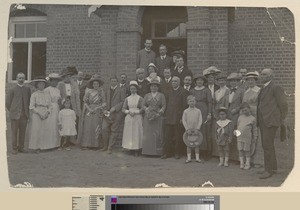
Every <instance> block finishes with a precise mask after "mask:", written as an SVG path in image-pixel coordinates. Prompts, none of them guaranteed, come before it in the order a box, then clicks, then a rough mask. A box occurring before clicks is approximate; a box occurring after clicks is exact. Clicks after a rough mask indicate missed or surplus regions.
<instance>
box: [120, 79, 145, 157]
mask: <svg viewBox="0 0 300 210" xmlns="http://www.w3.org/2000/svg"><path fill="white" fill-rule="evenodd" d="M137 89H138V83H137V81H131V82H130V83H129V90H130V93H131V95H130V96H128V97H127V98H126V99H125V101H124V104H123V108H122V111H123V113H125V114H126V117H125V124H124V131H123V140H122V147H123V148H124V149H128V150H134V151H135V156H136V157H137V156H139V152H140V149H142V141H143V124H142V123H143V118H142V111H143V110H142V107H143V98H142V97H141V96H139V95H138V94H137Z"/></svg>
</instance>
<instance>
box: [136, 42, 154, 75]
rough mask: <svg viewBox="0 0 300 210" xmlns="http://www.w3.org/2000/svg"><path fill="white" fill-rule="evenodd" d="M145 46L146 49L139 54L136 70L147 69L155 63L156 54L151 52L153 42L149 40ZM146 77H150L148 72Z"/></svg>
mask: <svg viewBox="0 0 300 210" xmlns="http://www.w3.org/2000/svg"><path fill="white" fill-rule="evenodd" d="M144 45H145V48H144V49H141V50H140V51H138V53H137V58H136V68H142V69H147V67H148V65H149V64H150V63H155V52H153V51H152V50H151V47H152V40H151V39H149V38H147V39H146V40H145V43H144ZM146 75H147V76H148V72H146Z"/></svg>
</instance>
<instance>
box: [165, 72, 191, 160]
mask: <svg viewBox="0 0 300 210" xmlns="http://www.w3.org/2000/svg"><path fill="white" fill-rule="evenodd" d="M187 96H188V92H187V91H186V90H185V89H184V88H183V87H181V86H180V79H179V77H176V76H174V77H173V78H172V90H171V91H169V92H167V94H166V101H167V109H166V112H165V139H164V142H163V156H161V158H162V159H165V158H168V157H171V155H172V152H174V153H175V158H176V159H179V158H180V155H182V153H183V152H184V150H185V148H186V147H185V145H184V143H183V140H182V136H183V133H184V127H183V125H182V123H181V119H182V114H183V111H184V110H185V109H186V108H187V101H186V98H187ZM173 142H174V143H173ZM173 147H174V148H173ZM172 150H173V151H172Z"/></svg>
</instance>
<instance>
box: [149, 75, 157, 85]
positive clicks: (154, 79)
mask: <svg viewBox="0 0 300 210" xmlns="http://www.w3.org/2000/svg"><path fill="white" fill-rule="evenodd" d="M148 85H160V81H159V79H158V76H156V77H154V78H152V79H151V80H150V82H149V83H148Z"/></svg>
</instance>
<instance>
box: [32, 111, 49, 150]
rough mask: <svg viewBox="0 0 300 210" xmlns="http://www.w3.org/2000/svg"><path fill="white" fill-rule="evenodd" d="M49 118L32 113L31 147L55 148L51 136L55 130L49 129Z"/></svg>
mask: <svg viewBox="0 0 300 210" xmlns="http://www.w3.org/2000/svg"><path fill="white" fill-rule="evenodd" d="M49 120H51V119H50V118H49V116H48V118H46V119H44V120H42V119H41V118H40V117H39V115H37V114H35V113H32V115H31V122H30V133H29V136H30V138H29V146H28V147H29V149H42V150H44V149H52V148H54V144H53V140H52V139H51V138H50V136H51V135H52V133H53V130H50V129H49V127H48V126H49V124H50V123H49Z"/></svg>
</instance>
